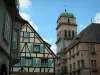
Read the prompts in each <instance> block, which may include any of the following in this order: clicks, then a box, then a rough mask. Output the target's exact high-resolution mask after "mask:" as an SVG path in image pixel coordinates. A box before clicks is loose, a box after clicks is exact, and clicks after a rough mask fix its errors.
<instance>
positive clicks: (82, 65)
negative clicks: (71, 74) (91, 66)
mask: <svg viewBox="0 0 100 75" xmlns="http://www.w3.org/2000/svg"><path fill="white" fill-rule="evenodd" d="M81 67H82V68H84V60H81Z"/></svg>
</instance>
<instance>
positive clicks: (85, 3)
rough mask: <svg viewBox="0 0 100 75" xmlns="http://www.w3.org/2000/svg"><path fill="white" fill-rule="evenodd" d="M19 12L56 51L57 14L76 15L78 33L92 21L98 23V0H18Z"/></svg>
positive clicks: (99, 13) (99, 11) (99, 5)
mask: <svg viewBox="0 0 100 75" xmlns="http://www.w3.org/2000/svg"><path fill="white" fill-rule="evenodd" d="M19 3H20V14H21V16H22V17H23V18H24V19H26V20H28V21H29V22H30V24H31V25H32V26H33V27H34V28H35V30H36V31H37V32H38V33H39V34H40V36H41V37H42V38H43V39H44V40H45V41H47V42H48V43H50V44H51V45H52V47H51V49H52V50H53V51H54V52H55V53H56V45H55V42H56V30H55V29H56V21H57V19H58V16H59V15H60V14H61V13H62V12H64V10H65V6H64V5H66V10H67V12H71V13H73V14H74V16H75V17H76V22H77V25H78V28H77V29H78V33H79V32H80V31H81V30H82V29H84V28H85V27H86V26H88V25H89V24H90V19H92V20H93V22H96V23H100V3H99V0H19Z"/></svg>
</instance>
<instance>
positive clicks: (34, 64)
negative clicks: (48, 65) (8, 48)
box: [33, 58, 36, 67]
mask: <svg viewBox="0 0 100 75" xmlns="http://www.w3.org/2000/svg"><path fill="white" fill-rule="evenodd" d="M33 67H36V58H33Z"/></svg>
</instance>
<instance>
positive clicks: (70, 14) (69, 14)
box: [58, 11, 75, 19]
mask: <svg viewBox="0 0 100 75" xmlns="http://www.w3.org/2000/svg"><path fill="white" fill-rule="evenodd" d="M60 17H67V18H75V16H74V15H73V14H72V13H69V12H66V11H65V12H62V13H61V14H60V15H59V17H58V19H59V18H60Z"/></svg>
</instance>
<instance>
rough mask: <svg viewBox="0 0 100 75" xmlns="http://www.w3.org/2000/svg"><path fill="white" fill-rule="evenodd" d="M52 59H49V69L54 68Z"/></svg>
mask: <svg viewBox="0 0 100 75" xmlns="http://www.w3.org/2000/svg"><path fill="white" fill-rule="evenodd" d="M52 61H53V60H52V59H48V67H52Z"/></svg>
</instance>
